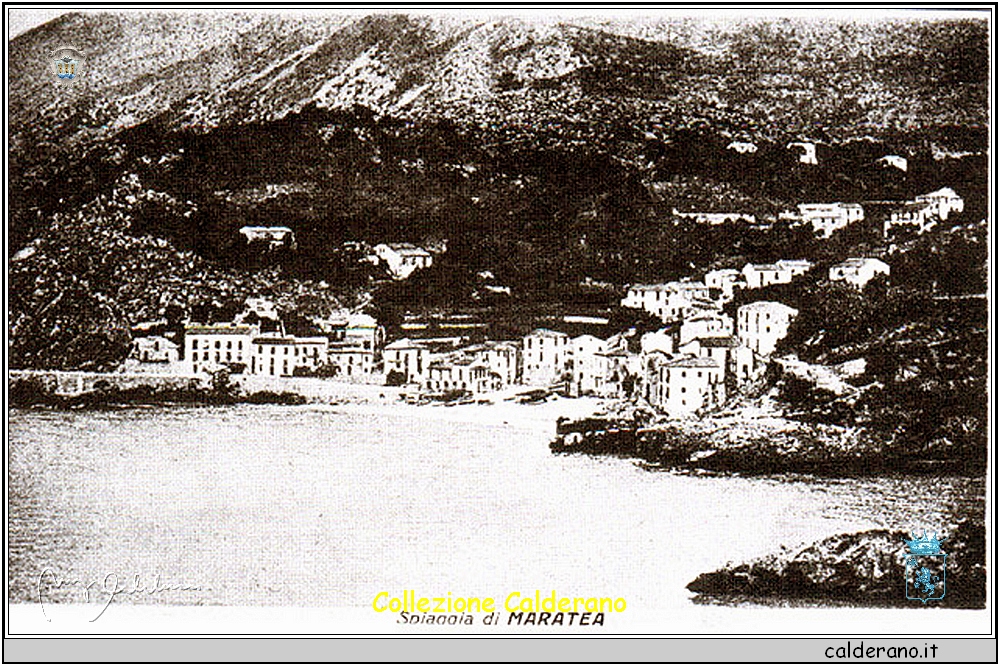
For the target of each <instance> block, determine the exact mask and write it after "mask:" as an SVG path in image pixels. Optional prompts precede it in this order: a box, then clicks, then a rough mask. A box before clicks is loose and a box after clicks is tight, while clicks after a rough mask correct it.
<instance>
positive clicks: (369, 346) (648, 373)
mask: <svg viewBox="0 0 1000 666" xmlns="http://www.w3.org/2000/svg"><path fill="white" fill-rule="evenodd" d="M811 268H812V264H811V263H810V262H808V261H805V260H800V259H795V260H780V261H776V262H774V263H769V264H753V263H748V264H746V265H745V266H744V267H743V268H742V270H737V269H720V270H712V271H708V272H707V273H705V274H704V276H703V278H702V280H701V281H695V280H693V279H691V278H686V279H683V280H679V281H675V282H667V283H663V284H645V285H632V286H630V287H628V289H627V292H626V295H625V297H624V298H623V299H622V301H621V304H622V305H623V306H624V307H630V308H636V309H641V310H644V311H646V312H649V313H651V314H653V315H655V316H656V317H657V318H658V319H659V320H660V321H661V322H662V323H663V326H662V327H661V328H659V329H658V330H655V331H650V332H646V333H644V334H642V335H639V334H637V333H636V331H635V330H630V331H627V332H624V333H619V334H615V335H613V336H611V337H609V338H607V339H601V338H598V337H595V336H593V335H580V336H577V337H571V336H569V335H568V334H566V333H564V332H561V331H556V330H549V329H545V328H539V329H536V330H534V331H532V332H531V333H529V334H527V335H525V336H524V337H523V338H521V339H520V340H508V341H494V340H488V341H485V342H481V343H478V344H473V345H466V346H461V345H462V342H463V341H464V340H466V339H467V338H465V337H464V336H460V337H458V338H455V339H454V340H451V341H447V342H442V340H428V339H410V338H402V339H398V340H395V341H393V342H390V343H388V344H386V339H385V331H384V329H383V328H382V327H381V326H380V325H379V324H378V322H377V321H376V320H375V319H374V318H373V317H370V316H368V315H365V314H360V313H350V312H335V313H333V314H331V315H329V316H327V317H321V318H315V319H314V320H313V324H314V327H315V330H316V334H315V335H310V336H306V337H298V336H294V335H288V334H287V333H286V331H285V328H284V326H283V324H282V322H281V320H280V317H279V315H278V312H277V310H276V308H275V307H274V305H273V304H272V303H270V302H269V301H267V300H265V299H248V301H247V303H246V306H245V308H244V310H243V312H241V313H240V314H239V315H237V316H236V317H234V318H233V320H232V321H229V322H221V323H211V324H199V323H191V324H188V325H187V326H185V331H184V340H183V349H182V348H181V347H179V346H178V345H177V344H175V343H174V342H172V341H170V340H168V339H166V338H164V337H160V336H147V337H140V338H137V339H136V340H135V342H134V351H133V361H134V362H138V363H141V364H150V365H158V366H160V367H170V368H173V371H175V372H178V371H179V372H186V373H194V374H210V373H212V372H214V371H216V370H219V369H221V368H226V369H228V370H229V371H230V372H234V373H242V374H249V375H263V376H269V377H293V376H321V377H327V378H331V379H333V380H335V381H345V382H355V383H369V384H393V385H407V386H412V387H419V389H420V390H421V391H422V392H424V393H428V394H448V393H452V392H463V393H464V392H467V393H470V394H473V395H482V394H489V393H494V392H497V391H503V390H505V389H509V388H512V387H519V386H523V387H530V388H542V389H555V390H563V391H566V392H567V393H568V394H570V395H574V396H580V395H596V396H601V397H618V398H634V397H641V398H643V399H645V400H646V401H648V402H649V404H650V405H651V406H653V407H654V408H657V409H659V410H662V411H663V412H666V413H669V414H675V415H683V414H691V413H697V412H701V411H705V410H709V409H712V408H713V407H716V406H718V405H720V404H721V403H723V402H724V401H725V400H726V397H727V392H728V391H731V390H732V389H733V388H734V387H736V386H738V385H739V384H740V383H741V382H747V381H752V380H753V379H755V378H756V377H758V376H759V374H760V372H761V370H762V369H763V368H764V367H766V365H767V362H768V361H769V359H770V357H771V355H772V354H773V353H774V351H775V349H776V347H777V344H778V341H779V340H781V339H782V338H783V337H785V335H786V334H787V332H788V329H789V326H790V325H791V323H792V322H793V320H794V319H795V317H796V315H797V314H798V313H797V311H796V310H795V309H794V308H791V307H789V306H787V305H784V304H782V303H778V302H774V301H766V300H761V301H757V302H751V303H749V304H747V305H744V306H742V307H740V308H738V309H737V311H736V321H735V322H734V321H733V319H732V317H730V316H729V315H727V314H726V313H725V312H723V306H724V305H725V304H726V303H728V302H729V301H731V300H732V299H733V297H734V295H735V293H736V290H737V289H745V290H755V289H761V288H763V287H767V286H769V285H772V284H787V283H790V282H792V281H793V280H794V279H795V278H797V277H798V276H801V275H803V274H804V273H806V272H807V271H809V270H810V269H811ZM888 274H889V266H888V265H887V264H885V263H884V262H882V261H880V260H879V259H874V258H851V259H847V260H846V261H844V262H841V263H839V264H836V265H834V266H831V267H830V269H829V279H830V280H831V281H843V282H844V283H846V284H850V285H853V286H855V287H858V288H861V287H863V286H864V285H865V284H866V283H867V282H868V281H870V280H871V279H873V278H874V277H875V276H877V275H888Z"/></svg>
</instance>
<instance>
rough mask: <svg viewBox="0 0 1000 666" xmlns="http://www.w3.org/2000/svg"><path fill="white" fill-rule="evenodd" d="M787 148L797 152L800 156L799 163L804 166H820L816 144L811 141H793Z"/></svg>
mask: <svg viewBox="0 0 1000 666" xmlns="http://www.w3.org/2000/svg"><path fill="white" fill-rule="evenodd" d="M786 148H787V149H788V150H795V151H797V152H798V155H799V162H800V163H802V164H819V159H817V157H816V144H815V143H811V142H809V141H792V142H791V143H789V144H788V145H787V146H786Z"/></svg>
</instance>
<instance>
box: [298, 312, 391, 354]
mask: <svg viewBox="0 0 1000 666" xmlns="http://www.w3.org/2000/svg"><path fill="white" fill-rule="evenodd" d="M313 323H314V324H316V325H317V326H318V327H319V330H320V331H322V332H323V334H324V335H326V336H327V337H328V338H329V339H330V341H331V342H335V343H340V342H343V343H345V344H348V345H353V346H355V347H357V348H359V349H364V350H366V351H371V352H374V354H375V360H376V361H378V360H379V359H380V358H381V353H382V345H383V344H384V343H385V328H384V327H382V326H380V325H379V323H378V320H376V319H375V318H374V317H372V316H370V315H366V314H363V313H360V312H348V311H346V310H339V311H336V312H333V313H332V314H330V315H329V316H328V317H325V318H317V319H313Z"/></svg>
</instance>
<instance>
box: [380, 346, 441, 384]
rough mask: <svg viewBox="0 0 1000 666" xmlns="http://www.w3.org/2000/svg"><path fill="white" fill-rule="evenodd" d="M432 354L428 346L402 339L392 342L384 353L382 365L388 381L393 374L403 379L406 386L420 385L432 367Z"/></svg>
mask: <svg viewBox="0 0 1000 666" xmlns="http://www.w3.org/2000/svg"><path fill="white" fill-rule="evenodd" d="M430 361H431V352H430V349H429V348H428V347H427V345H426V344H424V343H422V342H420V341H415V340H410V339H409V338H402V339H400V340H396V341H394V342H391V343H389V344H387V345H386V346H385V349H384V350H383V351H382V365H383V369H384V370H385V375H386V380H387V381H388V379H389V376H390V375H392V374H393V373H396V375H398V376H400V377H402V381H403V383H404V384H419V383H422V382H423V380H424V373H425V372H426V370H427V367H428V366H429V365H430Z"/></svg>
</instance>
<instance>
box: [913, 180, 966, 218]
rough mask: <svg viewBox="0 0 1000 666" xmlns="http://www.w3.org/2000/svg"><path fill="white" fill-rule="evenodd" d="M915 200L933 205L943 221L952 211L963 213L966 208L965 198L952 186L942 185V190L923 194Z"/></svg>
mask: <svg viewBox="0 0 1000 666" xmlns="http://www.w3.org/2000/svg"><path fill="white" fill-rule="evenodd" d="M914 201H915V202H916V203H923V204H930V205H931V206H933V207H934V212H935V213H936V214H937V216H938V218H939V219H940V220H941V221H942V222H943V221H945V220H947V219H948V216H949V215H951V214H952V213H961V212H962V211H963V210H965V200H964V199H962V197H960V196H958V194H957V193H956V192H955V190H953V189H951V188H950V187H942V188H941V189H940V190H935V191H934V192H930V193H928V194H921V195H920V196H918V197H917V198H916V199H914Z"/></svg>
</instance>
